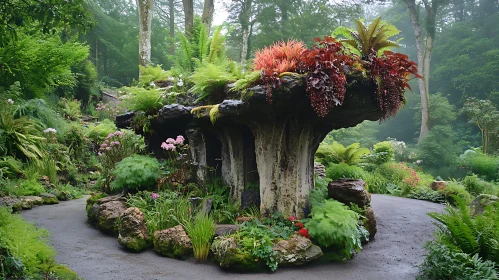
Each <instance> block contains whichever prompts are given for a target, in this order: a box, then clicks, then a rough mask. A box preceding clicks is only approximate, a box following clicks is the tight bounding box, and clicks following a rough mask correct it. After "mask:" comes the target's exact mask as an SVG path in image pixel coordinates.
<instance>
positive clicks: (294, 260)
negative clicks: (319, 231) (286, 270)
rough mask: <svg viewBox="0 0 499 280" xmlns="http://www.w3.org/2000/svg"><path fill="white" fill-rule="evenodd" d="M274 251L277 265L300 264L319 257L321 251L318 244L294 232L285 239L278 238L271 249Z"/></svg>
mask: <svg viewBox="0 0 499 280" xmlns="http://www.w3.org/2000/svg"><path fill="white" fill-rule="evenodd" d="M272 250H273V251H274V252H275V253H276V260H277V263H278V264H279V265H302V264H305V263H308V262H310V261H313V260H315V259H318V258H320V257H321V256H322V255H323V253H322V250H321V248H320V247H319V246H317V245H314V244H312V241H310V239H308V238H306V237H304V236H301V235H298V234H294V235H292V236H291V237H290V238H288V239H286V240H280V241H279V242H277V243H276V244H274V248H273V249H272Z"/></svg>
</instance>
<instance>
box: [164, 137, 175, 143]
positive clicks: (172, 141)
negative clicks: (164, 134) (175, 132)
mask: <svg viewBox="0 0 499 280" xmlns="http://www.w3.org/2000/svg"><path fill="white" fill-rule="evenodd" d="M165 142H166V143H167V144H175V140H173V138H168V139H166V141H165Z"/></svg>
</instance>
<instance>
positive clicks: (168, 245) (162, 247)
mask: <svg viewBox="0 0 499 280" xmlns="http://www.w3.org/2000/svg"><path fill="white" fill-rule="evenodd" d="M153 243H154V251H156V252H157V253H159V254H161V255H163V256H167V257H170V258H176V259H182V260H185V259H187V258H188V257H190V256H191V255H192V254H193V251H192V243H191V239H190V238H189V236H188V235H187V233H186V232H185V230H184V228H183V227H182V226H181V225H178V226H175V227H172V228H169V229H165V230H159V231H156V232H155V233H154V238H153Z"/></svg>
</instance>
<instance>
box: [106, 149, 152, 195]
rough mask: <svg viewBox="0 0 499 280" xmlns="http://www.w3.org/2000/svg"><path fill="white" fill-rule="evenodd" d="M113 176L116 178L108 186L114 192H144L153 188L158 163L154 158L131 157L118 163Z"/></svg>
mask: <svg viewBox="0 0 499 280" xmlns="http://www.w3.org/2000/svg"><path fill="white" fill-rule="evenodd" d="M113 175H114V176H116V178H115V179H114V181H113V182H112V183H111V185H110V186H111V189H112V190H114V191H118V190H125V189H126V190H144V189H147V188H151V187H153V186H155V184H156V180H157V179H158V177H159V163H158V160H157V159H155V158H151V157H148V156H141V155H133V156H131V157H127V158H125V159H123V160H122V161H120V162H118V163H117V164H116V168H115V169H114V171H113Z"/></svg>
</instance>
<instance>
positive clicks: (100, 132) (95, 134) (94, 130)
mask: <svg viewBox="0 0 499 280" xmlns="http://www.w3.org/2000/svg"><path fill="white" fill-rule="evenodd" d="M116 130H118V128H117V127H116V125H115V124H114V122H113V121H111V120H109V119H105V120H103V121H101V122H100V123H99V124H98V125H95V126H93V125H90V126H89V130H88V136H87V137H88V138H89V139H90V140H92V142H93V143H94V144H99V143H102V142H103V141H104V140H105V139H106V137H107V136H108V135H109V134H111V133H113V132H115V131H116Z"/></svg>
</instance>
